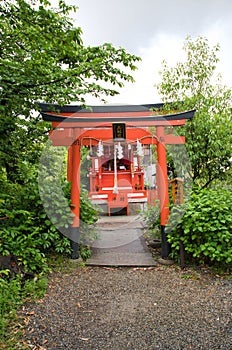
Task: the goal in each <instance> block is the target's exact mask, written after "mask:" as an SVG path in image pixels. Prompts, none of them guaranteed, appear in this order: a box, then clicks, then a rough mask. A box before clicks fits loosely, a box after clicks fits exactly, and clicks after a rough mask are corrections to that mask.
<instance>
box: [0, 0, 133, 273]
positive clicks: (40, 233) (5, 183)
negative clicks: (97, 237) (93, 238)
mask: <svg viewBox="0 0 232 350" xmlns="http://www.w3.org/2000/svg"><path fill="white" fill-rule="evenodd" d="M72 11H76V8H75V7H74V6H68V5H66V4H65V2H64V1H63V0H60V1H59V2H58V7H57V8H52V7H51V4H50V3H49V1H47V0H5V1H0V43H1V48H0V77H1V78H0V170H1V171H0V186H1V191H0V217H7V219H4V220H1V224H2V225H1V234H0V236H1V242H0V243H1V244H0V248H1V249H0V253H1V254H9V253H15V254H18V255H22V256H23V257H24V259H25V265H26V267H27V268H28V269H31V270H34V271H41V270H44V269H45V268H46V259H45V256H44V252H45V251H48V250H55V251H57V252H66V253H68V252H69V251H70V245H69V240H68V239H67V238H66V237H63V236H62V240H61V234H60V233H59V232H58V231H57V230H56V227H55V226H53V225H52V224H51V222H50V220H49V219H48V217H47V215H46V214H45V212H44V209H43V206H42V202H41V199H40V197H39V190H38V184H37V172H38V163H39V159H40V156H41V152H42V150H43V148H44V143H45V141H46V139H47V132H48V129H49V128H50V125H48V124H46V123H45V122H43V121H42V120H41V118H40V116H39V115H38V113H35V112H34V110H36V109H37V107H38V106H37V104H38V102H37V101H46V102H50V103H54V102H56V103H58V104H65V103H70V102H71V101H75V102H77V103H80V104H85V99H86V95H87V94H91V95H92V96H95V97H97V98H99V99H103V98H104V96H107V95H114V94H117V93H118V88H120V87H122V86H123V83H124V82H125V81H131V82H132V81H133V78H132V76H131V75H130V72H131V71H133V70H135V68H136V67H135V63H136V61H138V60H139V58H138V57H137V56H134V55H130V54H129V53H127V52H126V51H125V50H124V49H123V48H115V47H113V46H112V45H111V44H107V43H105V44H102V45H100V46H96V47H86V46H85V45H84V44H83V42H82V38H81V34H82V32H81V28H79V27H75V25H74V24H73V20H72V19H71V18H70V14H71V12H72ZM53 175H54V174H53ZM55 175H56V174H55ZM46 180H47V182H46V183H45V186H47V187H49V186H50V183H52V181H53V180H54V179H53V178H51V177H50V178H49V176H47V177H46ZM49 181H50V183H49ZM57 181H58V180H57ZM63 185H64V186H65V184H63ZM66 185H67V184H66ZM61 186H62V185H61ZM50 199H51V201H53V203H54V202H56V205H57V208H58V207H59V208H58V209H59V210H57V215H58V216H59V217H58V219H59V221H60V222H61V224H63V225H64V226H65V225H66V226H67V224H68V223H70V220H71V218H70V210H69V208H68V206H67V205H66V204H65V203H64V202H62V201H61V200H60V197H59V193H58V192H53V193H52V195H51V198H50ZM81 201H82V205H83V206H84V208H85V213H84V214H83V211H81V214H83V215H84V218H82V220H83V221H85V220H87V221H88V223H89V221H90V216H92V221H91V223H93V222H94V220H95V219H96V212H95V211H94V209H93V208H91V207H90V205H89V203H88V202H87V200H86V198H85V195H84V194H83V193H82V196H81ZM64 208H65V209H64ZM93 214H94V215H93ZM88 215H89V216H88ZM55 219H56V217H55ZM66 226H65V227H66Z"/></svg>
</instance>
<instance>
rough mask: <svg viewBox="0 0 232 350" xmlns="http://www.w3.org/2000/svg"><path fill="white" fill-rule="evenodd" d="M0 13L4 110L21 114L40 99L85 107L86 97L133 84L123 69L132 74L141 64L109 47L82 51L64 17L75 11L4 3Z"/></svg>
mask: <svg viewBox="0 0 232 350" xmlns="http://www.w3.org/2000/svg"><path fill="white" fill-rule="evenodd" d="M0 9H1V17H0V18H1V24H0V32H1V51H0V72H1V105H2V110H6V112H7V111H9V110H10V111H11V112H12V111H13V112H14V114H22V113H23V112H24V111H25V110H26V111H27V110H28V109H29V110H31V108H32V106H33V105H35V101H36V100H38V99H39V100H43V101H48V102H51V103H52V102H58V103H66V102H70V101H77V102H80V103H85V95H86V94H87V93H90V94H92V95H93V96H96V97H101V96H102V95H114V94H116V93H118V92H117V91H116V90H115V89H113V88H109V85H107V86H104V84H103V83H105V82H106V83H112V84H113V85H115V86H116V85H117V86H119V87H121V86H122V85H123V81H133V78H132V76H131V75H129V74H127V73H126V72H125V71H124V70H123V68H125V67H127V68H129V70H132V71H133V70H135V68H136V67H135V65H134V63H135V62H136V61H138V59H139V58H138V57H136V56H134V55H130V54H128V53H127V52H126V51H125V50H124V49H123V48H118V49H116V48H114V47H113V46H112V45H111V44H106V43H105V44H103V45H100V46H96V47H89V46H88V47H85V46H84V44H83V42H82V39H81V33H82V32H81V29H80V28H79V27H77V28H76V27H75V26H74V25H73V21H72V20H71V19H70V18H69V17H68V15H69V14H70V12H71V11H75V10H76V8H75V7H74V6H68V5H66V4H65V2H64V1H63V0H60V1H59V7H58V9H52V8H51V6H50V3H49V1H47V0H14V1H13V0H6V1H4V2H1V5H0Z"/></svg>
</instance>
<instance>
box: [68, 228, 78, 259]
mask: <svg viewBox="0 0 232 350" xmlns="http://www.w3.org/2000/svg"><path fill="white" fill-rule="evenodd" d="M79 236H80V234H79V227H71V229H70V236H69V238H70V242H71V248H72V256H71V259H78V258H79V257H80V251H79Z"/></svg>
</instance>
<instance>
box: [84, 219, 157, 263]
mask: <svg viewBox="0 0 232 350" xmlns="http://www.w3.org/2000/svg"><path fill="white" fill-rule="evenodd" d="M142 227H143V225H142V222H141V219H140V218H139V217H138V216H136V217H130V216H120V217H118V216H115V217H114V216H111V217H103V218H101V219H100V220H99V222H98V235H99V239H98V240H96V241H95V242H94V243H93V244H92V250H93V254H92V257H91V258H90V259H88V260H87V262H86V265H88V266H135V267H139V266H146V267H147V266H156V265H157V264H156V263H155V261H154V259H153V257H152V255H151V253H150V251H149V249H148V247H147V245H146V242H145V239H144V237H143V229H142Z"/></svg>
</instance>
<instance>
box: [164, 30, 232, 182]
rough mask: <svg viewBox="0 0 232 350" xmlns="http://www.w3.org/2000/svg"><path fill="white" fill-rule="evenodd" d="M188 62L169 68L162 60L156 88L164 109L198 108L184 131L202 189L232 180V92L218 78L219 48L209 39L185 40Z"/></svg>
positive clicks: (189, 153)
mask: <svg viewBox="0 0 232 350" xmlns="http://www.w3.org/2000/svg"><path fill="white" fill-rule="evenodd" d="M183 49H184V51H185V53H186V61H185V62H178V63H177V64H176V66H175V67H168V65H167V62H166V61H163V68H162V71H161V72H160V75H161V83H160V84H158V85H157V88H158V91H159V93H160V94H161V96H163V100H164V101H165V102H171V105H170V104H166V106H165V108H172V107H173V105H174V106H175V108H177V109H179V110H183V109H192V108H195V109H196V113H195V116H194V119H193V120H192V121H191V122H188V123H187V124H186V126H185V128H184V130H182V131H183V132H184V133H185V135H186V148H187V151H188V155H189V157H190V161H191V165H192V170H191V175H192V176H193V180H194V182H195V183H196V184H198V185H199V186H200V187H208V186H209V185H211V184H212V183H214V182H217V181H221V180H226V179H228V177H229V178H230V179H231V154H232V152H231V151H232V149H231V144H232V117H231V111H232V104H231V101H232V99H231V97H232V93H231V89H228V88H227V87H225V86H223V85H222V83H221V80H220V76H215V73H216V66H217V63H218V61H219V59H218V52H219V45H216V46H214V47H210V45H209V43H208V40H207V39H206V38H203V37H198V38H196V39H195V40H193V39H191V38H190V37H187V38H186V41H185V43H184V47H183Z"/></svg>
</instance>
